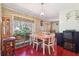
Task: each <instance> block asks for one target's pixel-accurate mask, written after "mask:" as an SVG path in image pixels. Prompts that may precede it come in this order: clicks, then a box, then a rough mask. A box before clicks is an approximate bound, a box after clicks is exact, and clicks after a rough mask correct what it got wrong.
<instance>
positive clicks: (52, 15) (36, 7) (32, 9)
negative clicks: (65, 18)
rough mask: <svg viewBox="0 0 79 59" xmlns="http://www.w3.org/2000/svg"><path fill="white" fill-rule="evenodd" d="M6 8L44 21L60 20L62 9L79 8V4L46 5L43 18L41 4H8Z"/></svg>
mask: <svg viewBox="0 0 79 59" xmlns="http://www.w3.org/2000/svg"><path fill="white" fill-rule="evenodd" d="M4 6H7V7H9V8H12V9H15V10H17V11H20V12H22V13H25V14H30V15H33V16H38V17H40V18H42V19H56V20H57V19H58V18H59V12H60V11H61V10H62V9H66V8H70V7H72V8H73V7H77V6H79V4H77V3H44V7H43V8H44V12H45V16H44V17H41V16H40V13H41V11H42V10H41V3H6V4H4Z"/></svg>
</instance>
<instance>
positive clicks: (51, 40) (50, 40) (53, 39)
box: [49, 33, 56, 44]
mask: <svg viewBox="0 0 79 59" xmlns="http://www.w3.org/2000/svg"><path fill="white" fill-rule="evenodd" d="M55 39H56V38H55V33H52V34H50V39H49V44H50V43H52V44H54V43H55Z"/></svg>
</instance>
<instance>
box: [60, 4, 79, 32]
mask: <svg viewBox="0 0 79 59" xmlns="http://www.w3.org/2000/svg"><path fill="white" fill-rule="evenodd" d="M75 10H78V11H79V7H78V5H77V6H73V7H69V8H65V9H62V10H61V12H60V15H59V16H60V17H59V32H63V31H64V30H76V31H79V18H78V19H76V18H75V17H76V16H75V15H76V14H75ZM78 13H79V12H78ZM68 15H69V19H67V17H66V16H68ZM78 16H79V14H78Z"/></svg>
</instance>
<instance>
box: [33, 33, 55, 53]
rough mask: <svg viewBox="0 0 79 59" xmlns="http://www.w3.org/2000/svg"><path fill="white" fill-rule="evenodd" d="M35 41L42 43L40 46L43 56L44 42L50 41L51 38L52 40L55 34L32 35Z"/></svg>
mask: <svg viewBox="0 0 79 59" xmlns="http://www.w3.org/2000/svg"><path fill="white" fill-rule="evenodd" d="M34 36H35V38H36V39H39V40H41V41H42V46H43V54H45V41H46V40H48V39H52V37H53V38H54V37H55V34H52V35H51V34H49V35H47V34H44V33H42V34H35V35H34Z"/></svg>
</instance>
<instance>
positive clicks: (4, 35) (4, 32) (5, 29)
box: [2, 17, 10, 38]
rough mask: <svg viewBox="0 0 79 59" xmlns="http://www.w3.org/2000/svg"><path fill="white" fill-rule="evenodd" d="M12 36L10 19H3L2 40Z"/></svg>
mask: <svg viewBox="0 0 79 59" xmlns="http://www.w3.org/2000/svg"><path fill="white" fill-rule="evenodd" d="M9 36H10V17H2V38H7V37H9Z"/></svg>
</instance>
